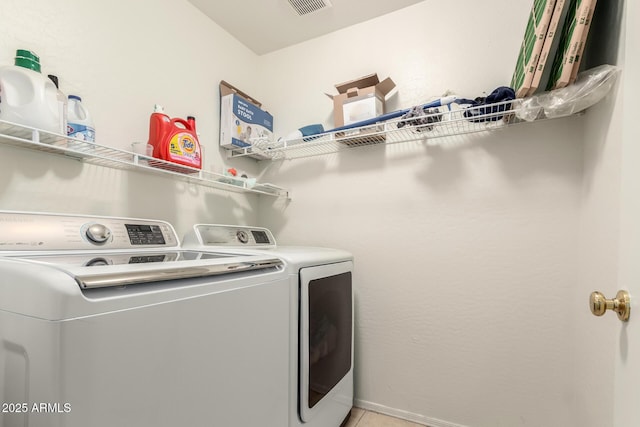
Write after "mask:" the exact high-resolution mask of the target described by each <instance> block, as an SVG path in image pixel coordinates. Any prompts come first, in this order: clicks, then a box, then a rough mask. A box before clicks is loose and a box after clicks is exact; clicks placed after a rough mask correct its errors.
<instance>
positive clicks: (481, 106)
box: [455, 86, 516, 123]
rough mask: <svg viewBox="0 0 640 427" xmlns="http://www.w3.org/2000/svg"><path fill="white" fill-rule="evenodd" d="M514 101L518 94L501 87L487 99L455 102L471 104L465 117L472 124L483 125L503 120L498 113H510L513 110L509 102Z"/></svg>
mask: <svg viewBox="0 0 640 427" xmlns="http://www.w3.org/2000/svg"><path fill="white" fill-rule="evenodd" d="M514 99H516V93H515V91H514V90H513V89H512V88H510V87H507V86H500V87H498V88H496V89H495V90H494V91H493V92H491V93H490V94H489V96H487V97H486V98H484V97H478V98H476V99H465V98H460V99H457V100H456V101H455V102H456V103H457V104H469V105H470V107H469V108H468V109H466V110H465V111H464V117H466V118H468V119H469V121H471V122H474V123H481V122H488V121H497V120H501V119H502V115H500V114H496V113H501V112H504V111H509V110H510V109H511V103H510V102H507V101H513V100H514ZM492 104H499V105H492Z"/></svg>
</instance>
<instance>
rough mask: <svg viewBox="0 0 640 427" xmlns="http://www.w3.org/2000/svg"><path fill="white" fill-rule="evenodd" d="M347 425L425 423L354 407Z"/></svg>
mask: <svg viewBox="0 0 640 427" xmlns="http://www.w3.org/2000/svg"><path fill="white" fill-rule="evenodd" d="M345 427H423V424H416V423H412V422H410V421H405V420H401V419H399V418H393V417H390V416H388V415H382V414H378V413H376V412H371V411H365V410H364V409H360V408H353V410H352V411H351V419H349V422H348V423H347V425H346V426H345Z"/></svg>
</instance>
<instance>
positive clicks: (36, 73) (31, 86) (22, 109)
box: [0, 49, 62, 133]
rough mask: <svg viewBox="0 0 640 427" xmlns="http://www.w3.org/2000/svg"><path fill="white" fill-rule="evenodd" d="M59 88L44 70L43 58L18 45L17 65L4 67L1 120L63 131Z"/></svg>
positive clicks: (0, 71) (0, 87)
mask: <svg viewBox="0 0 640 427" xmlns="http://www.w3.org/2000/svg"><path fill="white" fill-rule="evenodd" d="M60 114H61V113H60V110H59V109H58V89H57V88H56V86H55V84H54V83H53V82H52V81H51V80H50V79H49V78H47V77H46V76H43V75H42V74H40V58H38V56H37V55H35V54H34V53H32V52H30V51H28V50H23V49H18V50H17V51H16V58H15V65H12V66H6V67H2V68H0V120H5V121H8V122H13V123H17V124H20V125H24V126H29V127H34V128H38V129H42V130H45V131H48V132H53V133H60V123H61V122H62V117H61V115H60Z"/></svg>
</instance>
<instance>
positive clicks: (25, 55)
mask: <svg viewBox="0 0 640 427" xmlns="http://www.w3.org/2000/svg"><path fill="white" fill-rule="evenodd" d="M16 57H20V58H28V59H31V60H33V61H35V62H37V63H40V57H39V56H38V55H36V54H35V53H33V52H31V51H30V50H26V49H18V50H16Z"/></svg>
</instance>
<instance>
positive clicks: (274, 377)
mask: <svg viewBox="0 0 640 427" xmlns="http://www.w3.org/2000/svg"><path fill="white" fill-rule="evenodd" d="M289 280H290V278H289V273H288V272H287V271H285V269H284V263H283V262H282V261H281V260H280V259H278V258H275V257H273V256H272V255H271V254H268V253H264V254H248V253H244V254H239V255H236V254H233V253H230V252H225V253H213V252H211V251H195V250H188V251H186V250H182V249H181V248H180V246H179V240H178V238H177V236H176V233H175V230H174V229H173V227H172V226H171V225H170V224H169V223H167V222H163V221H155V220H147V219H130V218H108V217H95V216H76V215H62V214H38V213H25V212H7V211H0V402H2V403H3V405H5V406H3V408H2V409H3V410H2V411H0V426H2V427H18V426H20V427H24V426H29V427H88V426H91V427H113V426H126V427H175V426H229V427H234V426H237V427H250V426H261V427H262V426H269V427H282V426H286V425H287V423H288V418H289V416H288V411H289V408H288V398H289V395H288V387H289V340H290V336H289V328H290V323H291V320H290V310H289V307H290V302H289V298H290V282H289Z"/></svg>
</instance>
